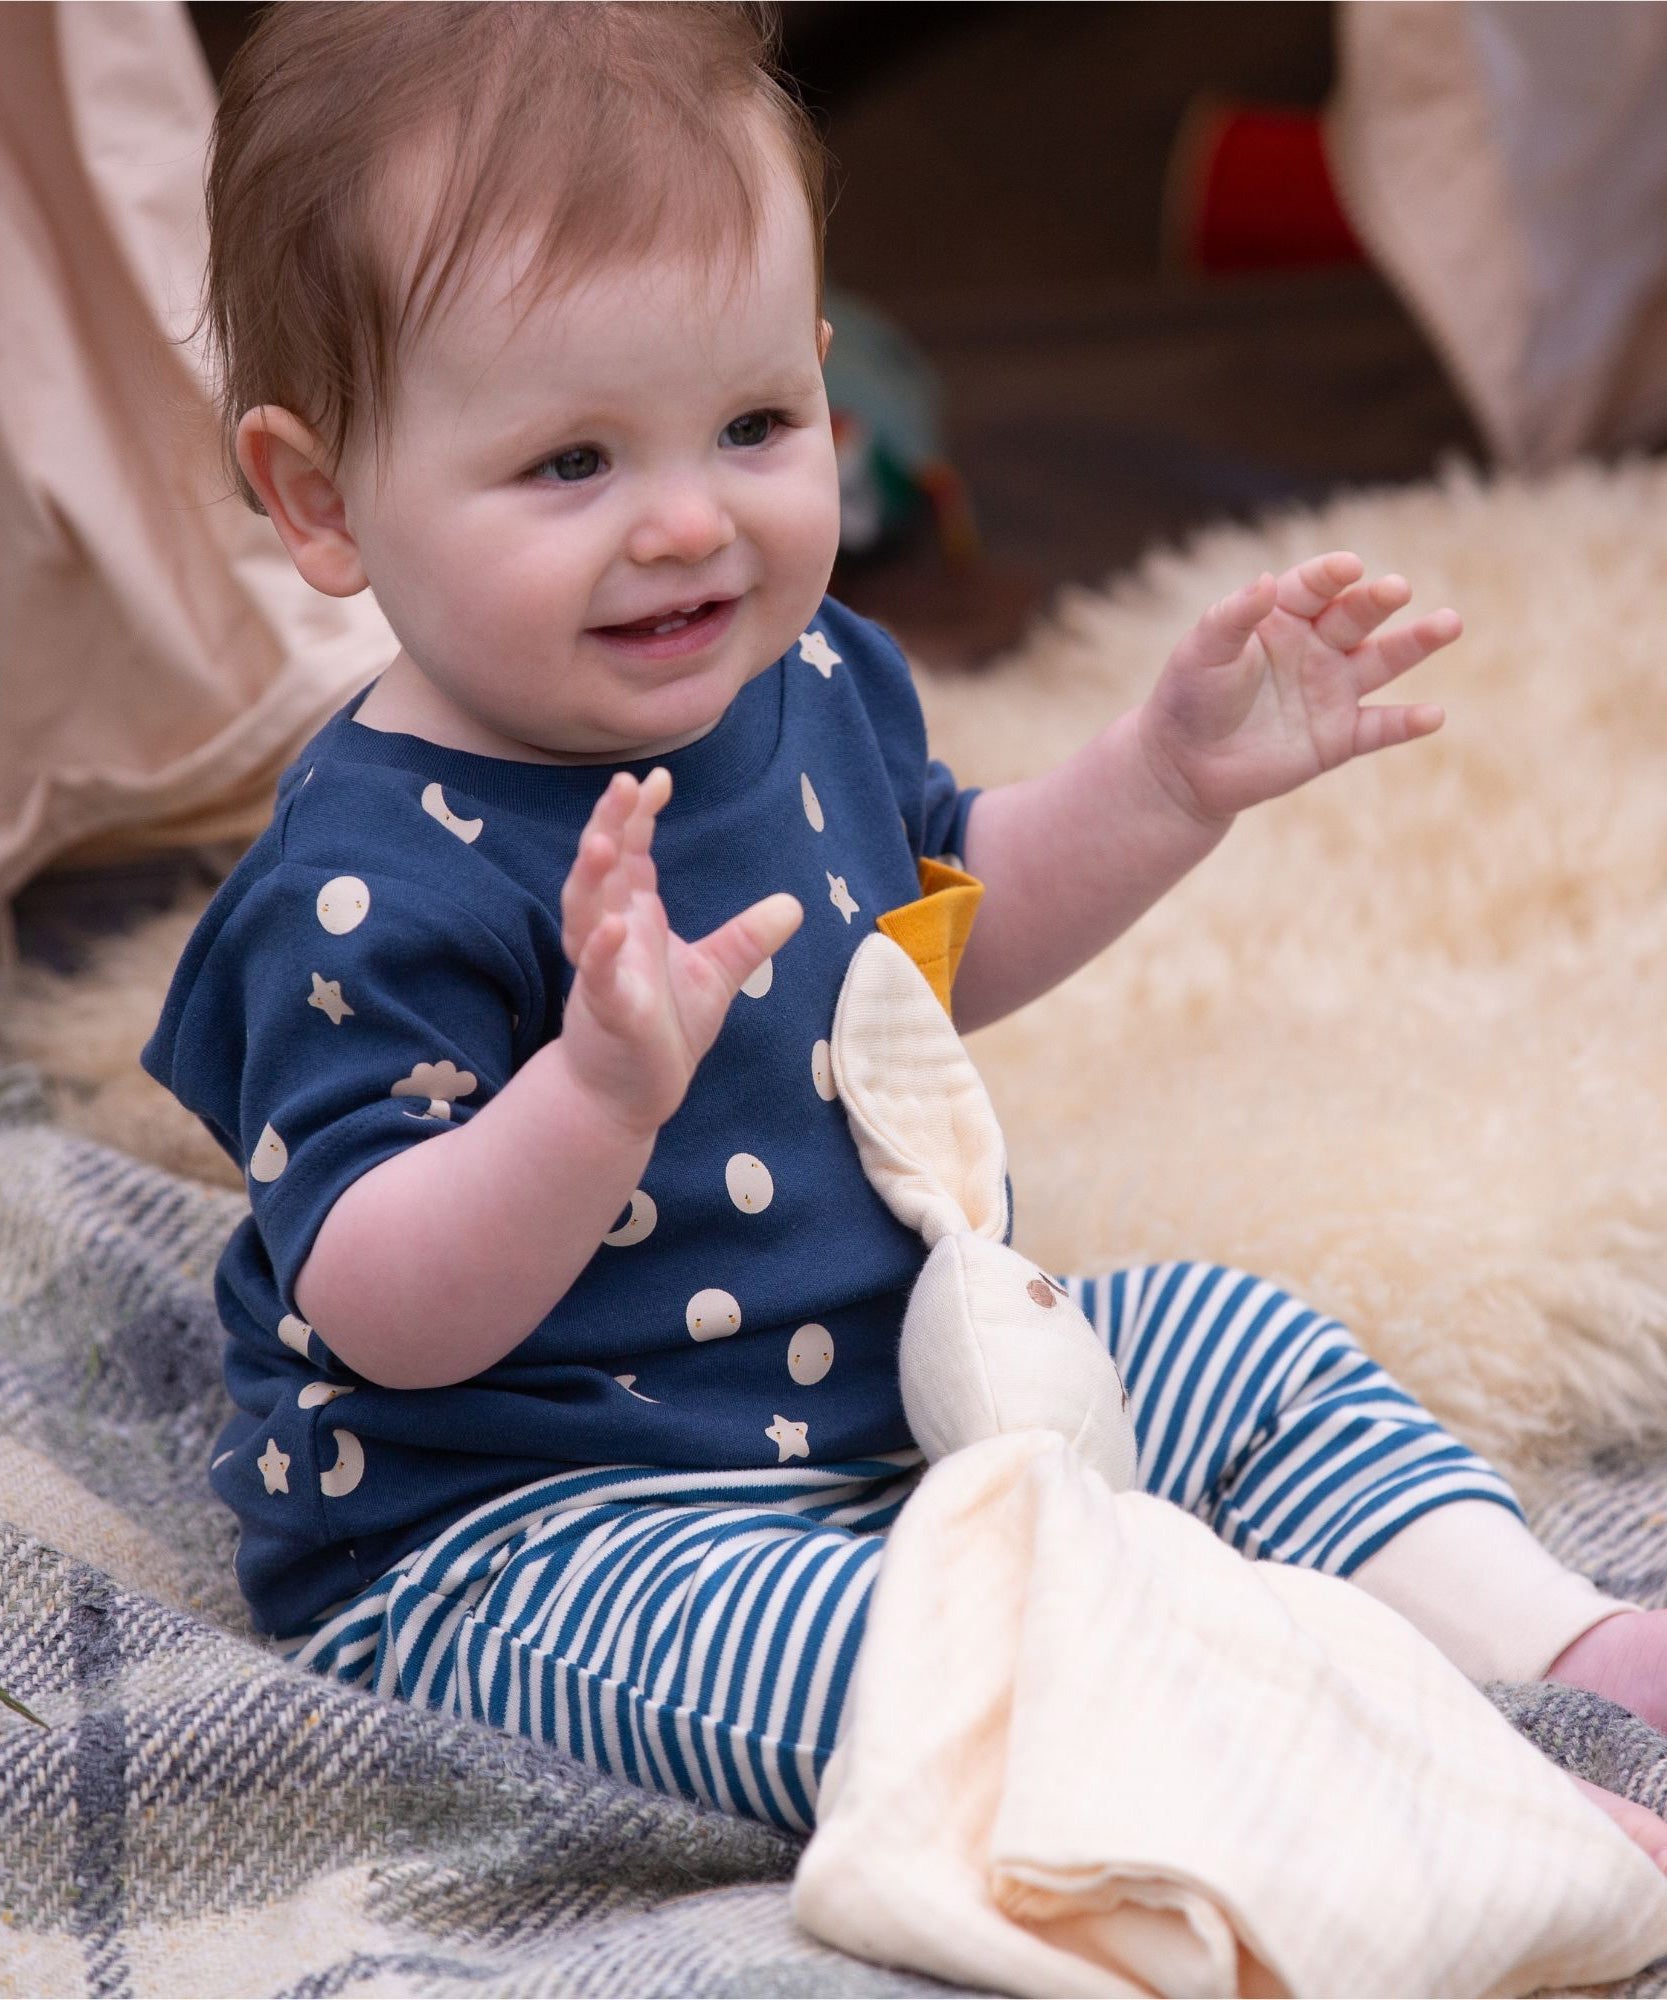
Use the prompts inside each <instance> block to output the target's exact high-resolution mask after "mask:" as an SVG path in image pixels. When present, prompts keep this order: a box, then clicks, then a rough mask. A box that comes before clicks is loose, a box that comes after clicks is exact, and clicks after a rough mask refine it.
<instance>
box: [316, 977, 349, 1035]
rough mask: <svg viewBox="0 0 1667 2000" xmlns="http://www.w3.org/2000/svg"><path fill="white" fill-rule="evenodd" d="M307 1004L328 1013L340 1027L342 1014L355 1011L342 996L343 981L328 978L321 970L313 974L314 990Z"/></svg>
mask: <svg viewBox="0 0 1667 2000" xmlns="http://www.w3.org/2000/svg"><path fill="white" fill-rule="evenodd" d="M307 1005H308V1006H309V1007H316V1008H317V1009H318V1011H319V1012H320V1013H321V1014H328V1015H329V1016H330V1019H331V1021H332V1022H333V1023H334V1025H335V1026H336V1027H338V1028H339V1027H340V1026H341V1024H342V1016H343V1015H344V1014H351V1013H352V1012H353V1009H352V1008H351V1007H350V1006H348V1004H347V1002H346V1001H345V1000H344V999H343V998H342V983H341V981H340V980H339V979H326V978H325V977H324V975H323V973H321V972H315V973H314V974H313V990H312V992H311V994H310V995H309V996H308V1000H307Z"/></svg>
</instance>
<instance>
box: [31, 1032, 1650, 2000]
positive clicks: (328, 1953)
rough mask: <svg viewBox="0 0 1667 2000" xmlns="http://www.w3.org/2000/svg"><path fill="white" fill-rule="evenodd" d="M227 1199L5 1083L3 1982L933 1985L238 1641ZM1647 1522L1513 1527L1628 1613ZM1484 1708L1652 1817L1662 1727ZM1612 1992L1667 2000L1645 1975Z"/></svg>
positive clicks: (558, 1783)
mask: <svg viewBox="0 0 1667 2000" xmlns="http://www.w3.org/2000/svg"><path fill="white" fill-rule="evenodd" d="M244 1210H245V1204H244V1203H243V1201H242V1199H241V1197H237V1196H231V1195H225V1194H221V1193H219V1192H216V1191H212V1190H209V1189H207V1188H203V1187H200V1186H197V1185H196V1184H194V1183H192V1182H189V1181H184V1180H176V1179H173V1178H171V1177H170V1176H169V1175H167V1174H164V1173H161V1172H158V1171H157V1170H156V1169H155V1168H154V1167H150V1166H147V1165H144V1164H141V1163H140V1162H138V1161H136V1160H130V1159H125V1158H123V1157H121V1156H120V1155H119V1154H116V1153H112V1152H110V1151H108V1150H107V1149H105V1148H103V1147H100V1146H96V1145H93V1144H91V1143H89V1142H88V1141H87V1140H85V1139H81V1138H78V1137H76V1136H75V1135H73V1134H72V1133H69V1132H67V1131H65V1130H63V1129H62V1128H61V1127H60V1126H57V1125H55V1124H54V1123H53V1122H52V1121H51V1117H50V1112H49V1108H48V1105H47V1103H46V1100H45V1098H44V1096H43V1095H42V1093H41V1092H40V1090H39V1088H38V1087H37V1086H36V1085H35V1083H34V1081H33V1079H32V1078H31V1077H30V1075H29V1073H28V1072H27V1071H25V1070H20V1069H15V1068H13V1069H6V1068H3V1067H0V1516H4V1517H5V1518H6V1519H8V1520H9V1521H10V1522H12V1523H15V1524H16V1525H15V1526H8V1527H3V1528H0V1607H3V1615H0V1686H3V1687H5V1688H7V1689H8V1690H10V1691H11V1692H12V1693H13V1694H15V1695H16V1696H17V1697H18V1698H19V1699H20V1700H21V1701H23V1702H25V1703H27V1704H28V1706H29V1708H30V1709H31V1710H32V1711H33V1712H34V1713H35V1714H36V1715H37V1716H39V1717H40V1718H41V1720H42V1722H44V1723H45V1724H46V1725H47V1726H46V1727H45V1728H40V1727H37V1726H36V1725H35V1724H34V1723H32V1722H28V1721H26V1720H24V1718H23V1717H21V1716H19V1715H14V1714H11V1713H10V1712H9V1711H0V1853H3V1854H4V1855H5V1857H6V1864H5V1867H4V1869H3V1870H0V1877H3V1881H0V1915H3V1918H4V1922H5V1930H4V1937H5V1945H4V1947H3V1949H0V1986H4V1987H5V1988H6V1990H9V1991H10V1990H15V1991H19V1992H27V1993H64V1994H99V1995H103V1996H119V1995H127V1994H133V1995H142V1994H154V1993H187V1992H190V1993H249V1994H262V1995H278V1994H285V1993H288V1994H299V1993H312V1994H327V1993H328V1994H346V1993H364V1992H402V1993H407V1992H416V1991H423V1992H447V1993H463V1992H479V1993H511V1992H513V1993H519V1994H541V1993H548V1994H562V1995H569V1996H572V1995H592V1994H594V1995H605V1994H618V1993H634V1994H644V1995H651V1994H652V1995H667V1996H672V1995H677V1996H684V1995H690V1994H711V1995H718V1994H736V1993H810V1992H814V1993H827V1994H850V1995H859V1994H881V1993H884V1994H905V1993H942V1992H944V1991H945V1990H946V1989H945V1988H944V1987H942V1986H941V1985H939V1984H938V1983H937V1982H936V1981H933V1980H929V1979H926V1978H923V1977H921V1976H919V1975H916V1974H911V1973H904V1972H898V1971H895V1970H888V1969H886V1968H883V1967H878V1966H873V1965H868V1964H865V1963H863V1962H862V1961H860V1960H857V1959H853V1958H848V1957H846V1956H844V1955H843V1954H841V1953H839V1952H836V1951H833V1950H831V1949H830V1948H829V1947H827V1946H825V1945H821V1944H818V1943H817V1942H816V1941H815V1940H813V1939H812V1938H810V1937H808V1936H807V1935H806V1934H805V1933H804V1932H803V1931H801V1930H798V1929H797V1928H796V1927H795V1925H794V1924H793V1922H792V1919H791V1916H790V1914H789V1909H788V1897H789V1881H788V1878H789V1877H790V1876H791V1875H792V1872H793V1868H794V1865H795V1863H796V1861H797V1859H798V1855H799V1842H798V1841H797V1839H795V1838H794V1837H792V1836H790V1835H787V1834H784V1833H781V1832H779V1831H777V1830H776V1829H775V1828H773V1827H771V1826H769V1825H768V1824H765V1823H763V1822H760V1821H757V1820H748V1819H744V1818H741V1817H739V1816H737V1815H735V1814H732V1813H717V1812H712V1811H709V1810H706V1809H704V1808H702V1807H701V1806H698V1805H694V1804H691V1803H689V1802H687V1801H685V1800H683V1799H681V1798H674V1797H669V1796H666V1795H664V1794H661V1793H656V1792H653V1791H649V1790H646V1789H644V1788H643V1787H641V1786H638V1785H630V1784H625V1783H622V1782H620V1781H618V1780H615V1779H611V1778H607V1777H604V1776H602V1775H601V1774H600V1773H598V1772H596V1771H594V1770H591V1769H589V1768H587V1767H586V1766H585V1765H583V1764H581V1763H578V1762H576V1761H575V1760H573V1759H571V1758H568V1757H564V1756H562V1755H560V1754H559V1753H557V1752H556V1751H554V1750H552V1749H551V1748H549V1747H548V1746H547V1745H545V1744H540V1743H535V1742H533V1741H532V1740H531V1739H530V1737H528V1736H524V1735H517V1734H510V1733H508V1732H506V1731H504V1730H502V1729H493V1728H486V1727H482V1726H481V1725H480V1724H479V1723H477V1722H473V1721H460V1720H458V1719H457V1718H456V1717H454V1716H446V1715H442V1714H440V1713H438V1712H437V1711H436V1710H435V1709H433V1708H426V1707H420V1706H418V1705H417V1704H415V1703H412V1702H408V1701H384V1700H381V1699H379V1698H377V1696H376V1695H375V1694H373V1693H371V1692H369V1691H368V1690H366V1689H363V1688H361V1687H356V1686H349V1685H346V1684H345V1683H344V1682H342V1681H337V1680H330V1679H327V1678H323V1677H321V1676H319V1675H317V1674H313V1673H307V1672H303V1671H301V1670H299V1669H297V1668H295V1667H293V1666H291V1665H289V1664H288V1663H287V1662H286V1661H284V1660H283V1659H281V1658H280V1657H279V1656H278V1655H277V1654H276V1653H275V1652H274V1651H273V1649H272V1648H271V1647H270V1646H269V1645H267V1644H265V1643H264V1642H259V1641H256V1640H254V1639H253V1638H252V1637H251V1636H250V1632H249V1627H248V1621H247V1617H246V1615H245V1613H244V1610H243V1606H242V1602H241V1599H240V1597H239V1594H238V1590H237V1586H236V1583H235V1581H234V1579H233V1576H232V1571H231V1560H230V1558H231V1546H232V1537H233V1534H234V1531H235V1522H234V1519H233V1517H232V1516H231V1515H230V1514H229V1513H228V1512H227V1510H226V1509H225V1508H223V1507H222V1506H220V1505H219V1503H218V1502H216V1501H215V1499H214V1498H213V1496H212V1494H211V1493H210V1492H209V1490H208V1487H207V1483H206V1481H205V1480H204V1477H203V1467H204V1465H205V1463H206V1461H207V1455H208V1453H209V1451H210V1449H211V1446H212V1441H213V1439H214V1437H215V1435H216V1433H217V1430H218V1427H219V1425H220V1424H221V1422H222V1421H223V1420H224V1415H225V1410H226V1393H225V1388H224V1385H223V1383H222V1381H221V1378H220V1349H221V1336H220V1331H219V1327H218V1325H217V1323H216V1319H215V1313H214V1301H213V1297H212V1295H211V1291H210V1283H211V1279H212V1275H213V1270H214V1263H215V1259H216V1257H217V1256H218V1254H219V1249H220V1246H221V1244H222V1243H223V1242H224V1240H225V1234H226V1231H227V1230H228V1229H229V1228H230V1227H231V1226H232V1225H233V1224H234V1223H235V1221H236V1220H237V1219H238V1217H239V1215H240V1214H241V1213H243V1212H244ZM1664 1511H1667V1463H1663V1462H1662V1460H1661V1459H1660V1458H1659V1457H1656V1458H1654V1459H1651V1458H1648V1457H1645V1456H1642V1455H1640V1456H1638V1457H1636V1458H1635V1459H1633V1460H1630V1461H1628V1462H1627V1463H1625V1464H1621V1463H1613V1464H1609V1465H1607V1466H1604V1467H1590V1466H1581V1465H1575V1466H1571V1467H1570V1468H1569V1469H1568V1471H1567V1473H1566V1475H1565V1476H1564V1477H1562V1478H1561V1479H1560V1480H1559V1481H1556V1482H1553V1483H1552V1485H1551V1486H1550V1487H1549V1488H1548V1490H1547V1491H1546V1492H1545V1493H1544V1494H1543V1495H1541V1496H1539V1497H1538V1498H1537V1499H1536V1500H1535V1502H1534V1504H1533V1514H1534V1526H1535V1528H1536V1530H1537V1531H1538V1533H1539V1534H1540V1536H1541V1538H1542V1539H1543V1540H1544V1541H1545V1542H1546V1544H1547V1546H1548V1547H1550V1548H1551V1550H1552V1551H1553V1553H1554V1554H1556V1555H1557V1556H1558V1557H1559V1558H1560V1559H1561V1560H1562V1561H1564V1562H1568V1563H1572V1564H1575V1565H1577V1566H1578V1567H1580V1568H1581V1569H1583V1570H1585V1571H1586V1572H1587V1573H1588V1574H1589V1575H1591V1576H1592V1577H1593V1578H1594V1579H1595V1580H1596V1581H1597V1582H1598V1583H1600V1584H1601V1585H1602V1586H1603V1588H1605V1589H1606V1590H1609V1591H1611V1592H1612V1593H1613V1594H1615V1595H1617V1596H1622V1597H1633V1598H1636V1599H1638V1600H1639V1601H1640V1602H1643V1603H1649V1604H1663V1603H1667V1540H1664V1538H1663V1536H1662V1533H1661V1522H1662V1519H1663V1515H1664ZM835 1525H840V1524H839V1523H837V1522H836V1523H835ZM1490 1692H1492V1693H1493V1695H1494V1698H1495V1700H1496V1701H1498V1702H1499V1704H1500V1706H1501V1707H1503V1708H1504V1709H1505V1711H1506V1713H1508V1714H1512V1715H1513V1716H1514V1717H1515V1719H1517V1721H1518V1726H1519V1727H1523V1728H1525V1729H1527V1730H1528V1732H1529V1733H1531V1734H1532V1735H1533V1736H1534V1737H1535V1740H1536V1741H1538V1742H1539V1743H1540V1744H1541V1745H1542V1747H1543V1748H1544V1749H1545V1750H1546V1752H1547V1754H1548V1755H1550V1756H1551V1757H1553V1758H1554V1760H1555V1761H1557V1762H1559V1763H1562V1764H1565V1765H1567V1766H1568V1767H1569V1768H1571V1769H1573V1770H1576V1771H1579V1772H1580V1773H1581V1774H1582V1775H1584V1776H1586V1777H1589V1778H1591V1779H1593V1780H1594V1782H1596V1783H1599V1784H1605V1785H1608V1786H1610V1787H1611V1788H1612V1789H1613V1790H1616V1791H1620V1792H1623V1793H1625V1794H1627V1795H1628V1796H1629V1797H1632V1798H1636V1799H1638V1800H1640V1801H1641V1802H1643V1803H1647V1804H1650V1805H1656V1806H1659V1805H1660V1804H1661V1803H1662V1801H1663V1800H1664V1799H1667V1789H1664V1787H1667V1738H1663V1737H1660V1736H1657V1735H1655V1734H1654V1732H1653V1731H1650V1730H1647V1729H1642V1728H1641V1726H1639V1725H1636V1724H1633V1723H1632V1722H1631V1720H1630V1718H1628V1717H1627V1716H1626V1715H1625V1713H1624V1711H1622V1710H1619V1709H1616V1708H1614V1706H1613V1705H1612V1704H1610V1703H1607V1702H1603V1701H1601V1700H1599V1698H1598V1697H1597V1696H1595V1695H1582V1694H1579V1693H1577V1692H1576V1691H1575V1690H1574V1689H1572V1688H1554V1687H1548V1686H1546V1685H1544V1684H1540V1685H1539V1686H1536V1687H1532V1688H1527V1689H1514V1690H1513V1689H1503V1688H1501V1689H1494V1690H1490ZM1524 1704H1526V1707H1524V1706H1523V1705H1524ZM1530 1711H1531V1712H1530ZM1608 1993H1609V1995H1610V1996H1612V2000H1620V1996H1621V1995H1623V1994H1624V1995H1634V1996H1644V1995H1662V1994H1667V1963H1664V1964H1662V1965H1661V1966H1658V1967H1656V1968H1653V1969H1652V1970H1651V1971H1649V1972H1645V1973H1642V1974H1640V1975H1639V1976H1638V1977H1637V1978H1636V1979H1634V1980H1631V1981H1628V1982H1626V1983H1625V1984H1624V1985H1617V1986H1615V1987H1612V1988H1610V1989H1608Z"/></svg>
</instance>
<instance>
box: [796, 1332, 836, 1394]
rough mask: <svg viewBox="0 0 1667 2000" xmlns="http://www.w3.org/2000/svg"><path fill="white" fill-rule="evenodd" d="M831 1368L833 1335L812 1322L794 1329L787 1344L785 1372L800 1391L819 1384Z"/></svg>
mask: <svg viewBox="0 0 1667 2000" xmlns="http://www.w3.org/2000/svg"><path fill="white" fill-rule="evenodd" d="M832 1366H833V1335H832V1334H831V1333H829V1331H828V1329H827V1328H826V1327H825V1326H818V1325H817V1324H816V1322H815V1320H812V1321H811V1322H810V1324H809V1325H808V1326H801V1327H798V1328H797V1329H795V1331H794V1334H793V1338H792V1339H791V1340H790V1341H789V1342H788V1343H787V1372H788V1374H789V1375H791V1376H792V1377H793V1380H794V1381H795V1382H797V1383H798V1385H799V1387H800V1388H801V1389H808V1388H810V1386H811V1385H812V1383H815V1382H820V1381H821V1379H822V1377H823V1376H824V1375H826V1374H827V1372H828V1370H829V1369H830V1368H831V1367H832Z"/></svg>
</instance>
